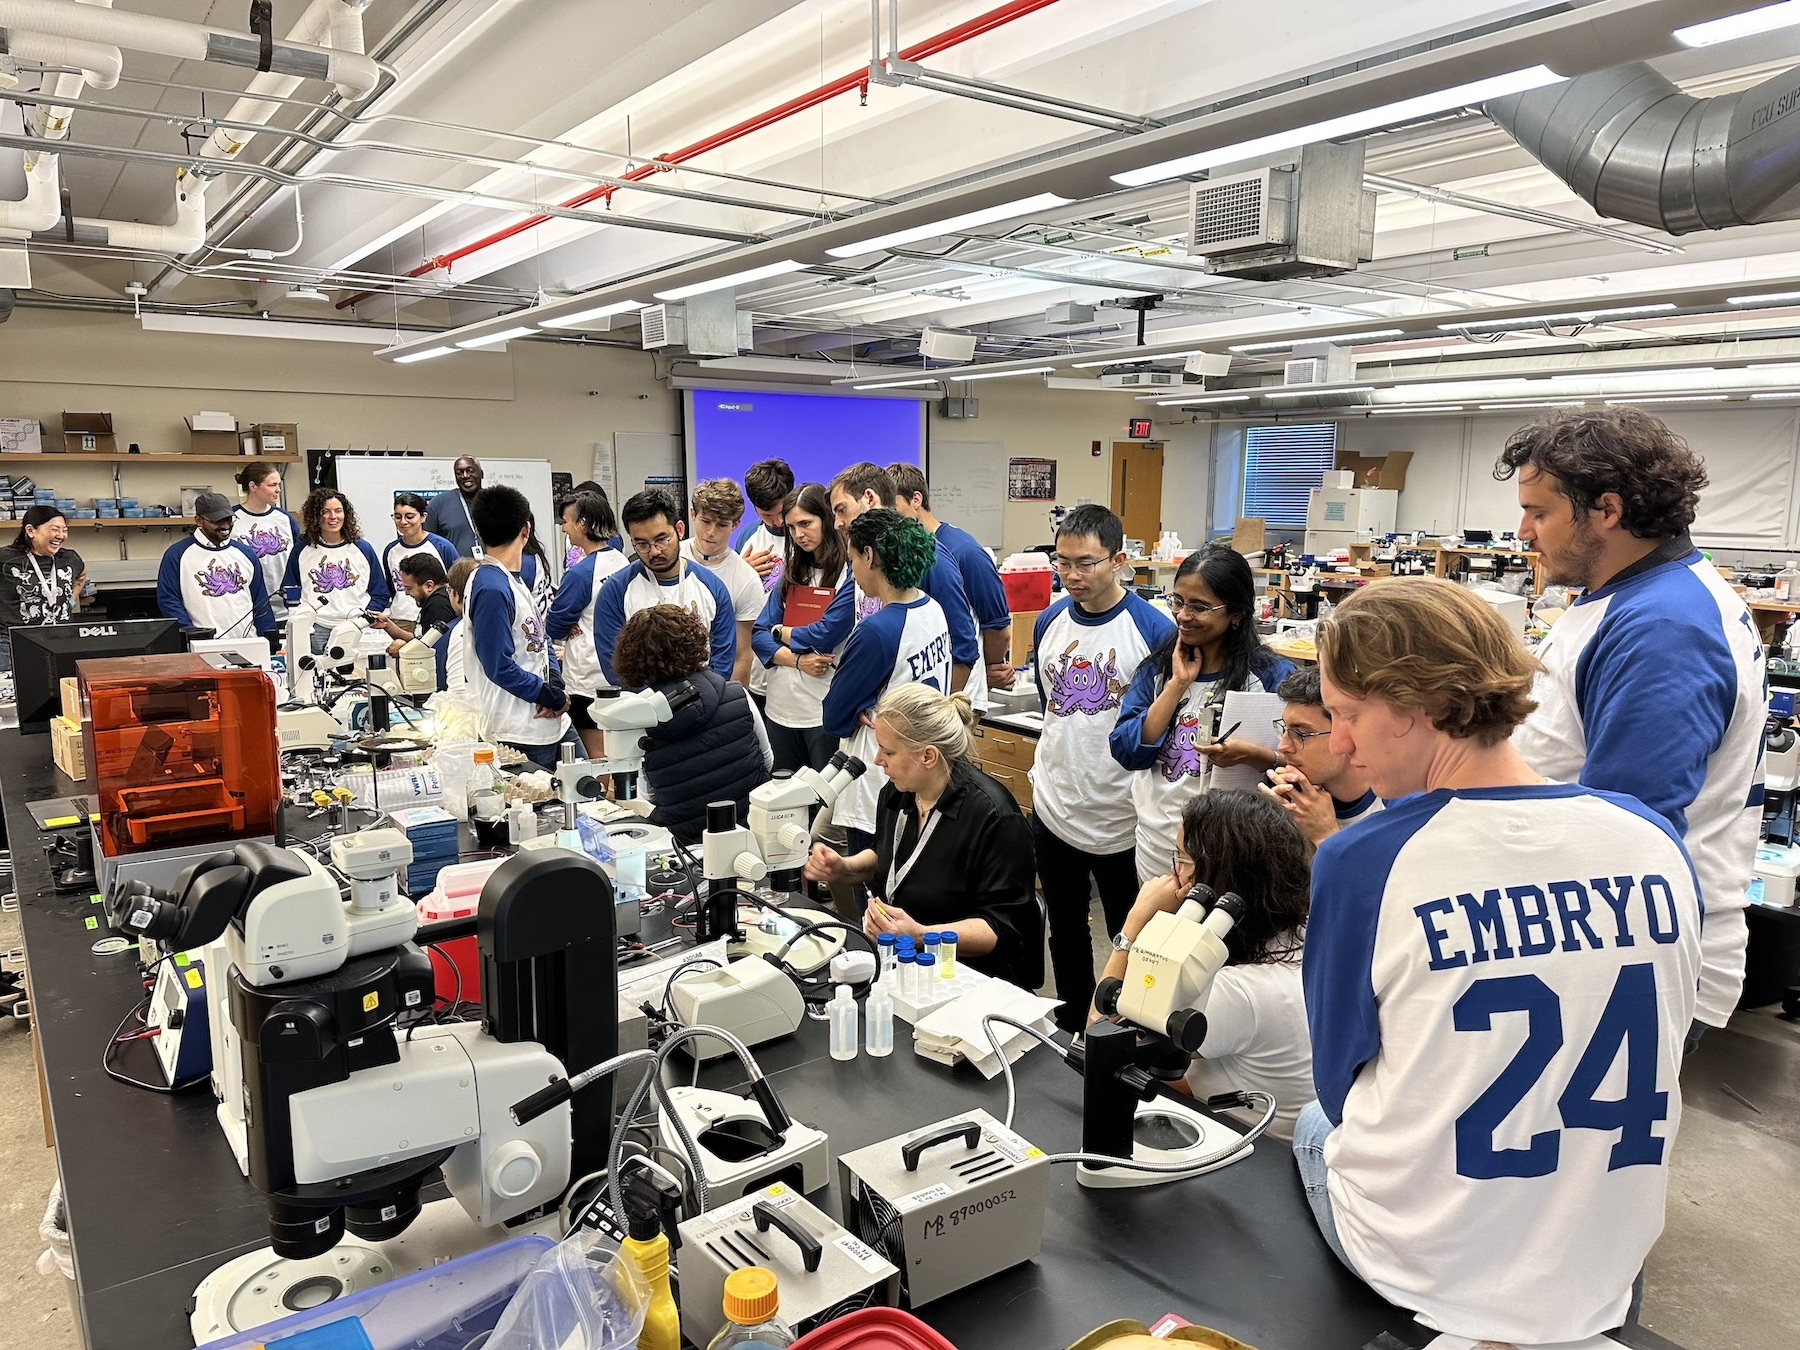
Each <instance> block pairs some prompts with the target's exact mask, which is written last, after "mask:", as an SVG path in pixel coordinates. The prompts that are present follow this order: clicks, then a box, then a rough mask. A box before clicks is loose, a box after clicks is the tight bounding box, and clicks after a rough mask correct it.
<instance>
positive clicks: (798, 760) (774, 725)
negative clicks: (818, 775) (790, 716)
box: [763, 718, 842, 773]
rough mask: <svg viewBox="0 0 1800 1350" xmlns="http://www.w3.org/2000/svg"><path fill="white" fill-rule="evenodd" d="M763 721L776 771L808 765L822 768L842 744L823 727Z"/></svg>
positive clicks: (785, 770) (780, 771)
mask: <svg viewBox="0 0 1800 1350" xmlns="http://www.w3.org/2000/svg"><path fill="white" fill-rule="evenodd" d="M763 725H764V726H765V727H767V728H768V731H769V749H771V750H772V751H774V752H775V772H776V773H783V772H786V773H793V772H794V771H795V770H796V769H804V768H809V767H810V768H814V769H823V768H824V767H825V766H826V765H827V764H828V763H830V762H831V757H832V756H833V755H835V754H836V753H837V751H838V746H839V745H840V744H842V742H840V741H839V740H838V738H837V737H836V736H833V735H831V734H830V733H829V732H827V731H826V730H825V728H824V727H784V726H782V725H781V723H779V722H771V721H769V720H768V719H767V718H764V719H763Z"/></svg>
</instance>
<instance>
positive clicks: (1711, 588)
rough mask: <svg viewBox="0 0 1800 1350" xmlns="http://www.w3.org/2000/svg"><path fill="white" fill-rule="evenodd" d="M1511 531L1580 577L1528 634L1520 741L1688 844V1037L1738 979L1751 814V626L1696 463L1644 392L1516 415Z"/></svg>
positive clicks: (1755, 723)
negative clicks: (1545, 632) (1698, 518)
mask: <svg viewBox="0 0 1800 1350" xmlns="http://www.w3.org/2000/svg"><path fill="white" fill-rule="evenodd" d="M1515 475H1516V476H1517V478H1518V487H1519V507H1520V509H1521V510H1522V511H1523V512H1524V520H1523V522H1522V523H1521V524H1520V526H1519V537H1520V538H1521V539H1523V540H1524V541H1525V542H1526V543H1527V544H1529V545H1530V546H1531V547H1533V548H1535V549H1537V550H1538V552H1539V553H1541V554H1542V555H1543V560H1542V562H1541V564H1540V565H1541V566H1542V567H1543V568H1544V569H1545V571H1546V573H1547V579H1548V580H1549V581H1550V582H1552V583H1554V584H1557V585H1564V586H1579V587H1581V588H1582V590H1583V591H1584V592H1585V594H1583V596H1582V597H1581V599H1580V600H1579V601H1577V602H1576V603H1575V604H1574V605H1572V606H1571V607H1570V608H1569V610H1568V612H1567V613H1566V614H1564V615H1563V617H1562V618H1561V619H1560V620H1558V621H1557V624H1556V626H1555V628H1553V629H1552V630H1551V633H1550V636H1549V637H1548V638H1546V639H1545V640H1544V643H1543V645H1542V646H1541V647H1539V649H1538V653H1537V654H1538V659H1539V660H1540V661H1542V662H1543V663H1544V667H1545V672H1544V674H1543V675H1542V676H1541V677H1540V678H1539V680H1538V682H1537V687H1536V689H1535V690H1534V697H1535V698H1536V699H1537V703H1538V709H1537V712H1536V713H1535V714H1533V715H1532V717H1531V718H1530V719H1529V720H1528V721H1527V722H1526V723H1525V724H1524V725H1523V726H1522V727H1520V728H1519V731H1518V734H1517V736H1515V738H1514V744H1515V745H1516V746H1517V748H1518V751H1519V753H1520V754H1521V755H1523V756H1524V757H1525V760H1526V762H1527V763H1529V764H1530V765H1531V767H1532V768H1534V769H1536V770H1537V771H1538V772H1539V773H1541V774H1543V775H1545V776H1546V777H1548V778H1554V779H1558V780H1561V781H1564V782H1579V783H1581V784H1582V785H1583V786H1584V787H1592V788H1603V789H1605V790H1607V791H1610V792H1625V793H1629V794H1630V795H1631V796H1633V797H1636V798H1637V799H1638V800H1639V801H1641V802H1643V803H1644V805H1646V806H1648V807H1649V808H1650V809H1651V810H1653V811H1655V812H1657V813H1658V814H1659V815H1661V816H1662V817H1663V819H1665V820H1667V821H1668V822H1669V824H1670V825H1671V826H1672V827H1673V828H1674V830H1675V832H1676V834H1678V835H1680V836H1681V838H1682V841H1683V842H1684V843H1685V844H1686V845H1687V849H1688V852H1689V853H1690V854H1691V855H1692V856H1693V859H1694V869H1695V871H1696V872H1697V873H1698V874H1699V877H1700V894H1701V898H1702V900H1703V901H1704V902H1705V906H1706V927H1705V933H1704V945H1705V961H1704V964H1703V965H1702V967H1701V974H1700V1000H1699V1004H1698V1006H1697V1008H1696V1012H1695V1021H1694V1025H1693V1027H1692V1028H1691V1029H1690V1031H1689V1033H1688V1038H1687V1048H1688V1049H1689V1050H1690V1051H1691V1050H1692V1049H1693V1047H1694V1045H1695V1044H1696V1043H1697V1042H1698V1041H1699V1039H1700V1035H1701V1032H1702V1031H1703V1030H1704V1028H1705V1027H1707V1026H1714V1027H1722V1026H1724V1025H1725V1023H1726V1022H1727V1021H1728V1020H1729V1019H1730V1017H1731V1011H1732V1009H1733V1008H1735V1007H1736V1006H1737V1001H1738V994H1739V992H1740V991H1741V990H1742V988H1743V984H1744V946H1745V942H1746V940H1747V929H1746V927H1745V922H1744V909H1745V906H1746V905H1747V903H1748V901H1747V899H1746V891H1747V889H1748V887H1749V885H1750V878H1751V874H1752V869H1753V866H1754V864H1755V861H1756V839H1757V834H1758V833H1759V831H1760V829H1761V825H1762V798H1763V769H1762V740H1763V716H1764V706H1765V702H1766V696H1765V692H1764V677H1763V666H1762V641H1761V638H1760V637H1759V636H1758V634H1757V631H1756V625H1755V624H1754V623H1752V622H1751V620H1750V613H1749V611H1748V610H1747V609H1745V607H1744V602H1743V601H1742V600H1741V599H1739V598H1738V596H1737V594H1736V593H1735V592H1734V591H1733V590H1732V589H1731V587H1730V586H1728V585H1727V584H1726V583H1725V580H1724V579H1723V578H1722V577H1721V576H1720V575H1719V574H1718V572H1717V570H1715V569H1714V567H1713V565H1712V564H1711V563H1710V562H1708V561H1707V560H1706V558H1705V557H1704V556H1703V555H1702V554H1701V553H1700V552H1699V550H1698V549H1696V548H1695V547H1694V543H1693V540H1692V539H1690V538H1689V537H1688V529H1689V527H1690V526H1691V525H1692V524H1693V523H1694V511H1695V507H1696V506H1697V504H1698V503H1699V500H1700V490H1701V489H1702V488H1704V487H1705V486H1706V468H1705V466H1704V465H1703V464H1702V463H1701V460H1700V457H1699V456H1698V455H1696V454H1694V452H1693V451H1692V450H1690V449H1689V448H1688V447H1687V445H1686V444H1684V443H1683V441H1682V440H1681V438H1680V437H1678V436H1676V435H1675V434H1674V433H1673V432H1671V431H1670V430H1669V429H1668V427H1666V426H1664V425H1663V423H1662V422H1661V421H1659V420H1658V419H1656V418H1655V417H1652V416H1651V415H1650V414H1649V413H1646V412H1643V411H1641V410H1639V409H1637V408H1629V407H1618V408H1604V409H1595V410H1582V411H1573V412H1567V413H1563V414H1560V415H1558V416H1554V417H1548V418H1545V419H1544V420H1542V421H1539V422H1534V423H1532V424H1531V425H1530V426H1527V427H1524V428H1522V429H1520V430H1519V431H1517V432H1515V433H1513V435H1512V437H1511V439H1509V440H1508V441H1507V443H1506V447H1505V449H1504V450H1502V451H1501V454H1500V462H1499V463H1498V465H1496V466H1495V469H1494V476H1495V477H1497V478H1501V479H1505V478H1511V477H1514V476H1515Z"/></svg>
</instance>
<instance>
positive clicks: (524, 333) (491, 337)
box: [456, 323, 537, 350]
mask: <svg viewBox="0 0 1800 1350" xmlns="http://www.w3.org/2000/svg"><path fill="white" fill-rule="evenodd" d="M535 332H537V327H536V326H535V325H533V324H529V323H526V324H520V325H519V326H518V327H517V328H502V329H501V330H500V331H499V332H498V333H483V334H481V335H480V336H479V337H472V338H464V339H463V340H462V341H461V342H459V343H457V344H456V345H457V346H458V347H461V348H463V349H464V350H474V349H476V348H479V347H498V346H499V345H500V344H501V343H502V342H511V341H512V340H513V339H514V338H522V337H530V336H531V335H532V334H533V333H535Z"/></svg>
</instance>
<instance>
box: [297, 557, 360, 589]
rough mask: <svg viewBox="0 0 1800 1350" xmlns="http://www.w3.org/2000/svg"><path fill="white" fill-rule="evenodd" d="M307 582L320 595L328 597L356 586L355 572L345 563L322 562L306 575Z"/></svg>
mask: <svg viewBox="0 0 1800 1350" xmlns="http://www.w3.org/2000/svg"><path fill="white" fill-rule="evenodd" d="M307 580H308V581H310V582H312V588H313V590H315V591H316V592H318V593H319V594H320V595H330V594H331V593H332V592H333V591H347V590H349V589H350V588H351V587H352V586H354V585H356V572H355V570H354V569H353V568H352V567H351V566H350V564H349V563H347V562H322V563H320V564H319V565H318V566H317V567H315V568H313V570H312V571H311V572H309V573H308V574H307Z"/></svg>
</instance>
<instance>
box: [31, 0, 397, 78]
mask: <svg viewBox="0 0 1800 1350" xmlns="http://www.w3.org/2000/svg"><path fill="white" fill-rule="evenodd" d="M0 28H7V29H17V30H21V31H26V32H32V33H43V34H48V35H49V36H52V37H63V38H75V39H78V40H79V41H82V42H99V43H107V44H110V45H113V46H118V47H125V48H128V49H130V50H131V51H135V52H148V53H150V54H152V55H155V56H172V57H176V58H177V59H179V60H183V61H212V62H216V63H219V64H222V65H228V66H245V67H248V68H249V69H251V70H259V69H261V68H262V65H263V61H262V43H261V41H260V40H259V39H258V38H257V37H256V36H255V35H254V34H249V33H232V32H228V31H226V30H225V29H223V28H211V27H208V26H207V25H205V24H197V23H183V22H181V21H180V20H179V19H164V18H159V17H156V16H153V15H149V14H133V13H129V12H127V11H125V10H113V9H100V8H97V7H94V6H90V5H83V4H78V3H76V0H0ZM268 68H269V70H271V71H273V72H275V73H277V74H282V75H297V76H300V77H301V78H303V79H312V80H323V81H325V82H326V83H328V84H332V85H335V86H336V87H337V91H338V93H339V94H340V95H342V96H343V97H345V98H361V97H363V96H364V95H365V94H368V93H369V92H371V91H372V90H373V89H374V88H375V85H376V83H377V82H378V81H379V80H380V79H381V67H380V65H378V64H377V63H376V62H374V61H371V60H370V59H369V58H368V57H366V56H364V55H362V54H361V53H359V52H338V51H332V50H330V49H329V48H326V47H318V46H311V45H306V44H301V43H293V42H277V43H275V44H273V46H272V48H271V50H270V53H269V63H268Z"/></svg>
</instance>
